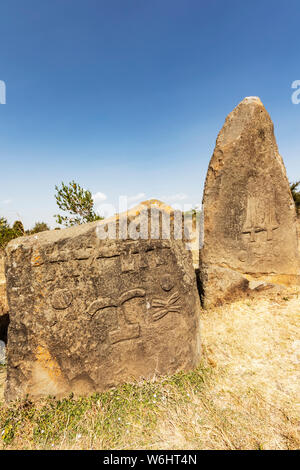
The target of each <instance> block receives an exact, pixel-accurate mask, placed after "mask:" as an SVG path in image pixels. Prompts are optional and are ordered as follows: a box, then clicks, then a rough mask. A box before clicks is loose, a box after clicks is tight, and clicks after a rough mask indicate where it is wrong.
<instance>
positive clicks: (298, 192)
mask: <svg viewBox="0 0 300 470" xmlns="http://www.w3.org/2000/svg"><path fill="white" fill-rule="evenodd" d="M299 185H300V181H296V182H295V183H290V188H291V192H292V196H293V198H294V201H295V204H296V209H297V212H298V214H299V213H300V188H299ZM298 188H299V189H298Z"/></svg>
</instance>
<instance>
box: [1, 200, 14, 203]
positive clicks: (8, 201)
mask: <svg viewBox="0 0 300 470" xmlns="http://www.w3.org/2000/svg"><path fill="white" fill-rule="evenodd" d="M11 202H12V199H4V201H1V204H10V203H11Z"/></svg>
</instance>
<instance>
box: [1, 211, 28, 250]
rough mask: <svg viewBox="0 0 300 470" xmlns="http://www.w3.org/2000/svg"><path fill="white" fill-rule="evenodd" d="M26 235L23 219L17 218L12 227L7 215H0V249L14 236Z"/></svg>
mask: <svg viewBox="0 0 300 470" xmlns="http://www.w3.org/2000/svg"><path fill="white" fill-rule="evenodd" d="M22 235H24V227H23V224H22V222H21V221H19V220H17V221H16V222H15V223H14V224H13V226H12V227H10V225H9V223H8V222H7V220H6V218H5V217H0V251H3V250H4V248H5V247H6V245H7V244H8V243H9V242H10V241H11V240H13V239H14V238H17V237H21V236H22Z"/></svg>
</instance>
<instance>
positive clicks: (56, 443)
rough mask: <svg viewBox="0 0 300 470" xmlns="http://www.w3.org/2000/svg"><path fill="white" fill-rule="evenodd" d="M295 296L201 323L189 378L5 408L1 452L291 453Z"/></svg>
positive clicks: (299, 297)
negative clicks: (196, 362)
mask: <svg viewBox="0 0 300 470" xmlns="http://www.w3.org/2000/svg"><path fill="white" fill-rule="evenodd" d="M299 315H300V289H299V288H294V289H289V290H285V291H282V292H280V293H272V292H270V291H265V292H261V293H260V294H258V295H257V297H256V298H249V299H246V300H243V301H239V302H235V303H233V304H231V305H227V306H223V307H218V308H215V309H212V310H209V311H205V312H203V314H202V321H201V325H202V347H203V361H202V363H201V364H200V366H199V368H198V369H197V370H196V371H193V372H191V373H187V374H177V375H175V376H173V377H171V378H161V379H158V380H153V381H151V382H142V383H139V384H131V385H129V384H128V385H124V386H123V387H120V388H118V389H115V390H112V391H110V392H107V393H104V394H99V395H94V396H92V397H89V398H82V399H74V398H72V397H69V398H68V399H66V400H61V401H59V402H57V401H56V400H55V399H54V398H53V397H52V398H51V397H50V398H48V399H47V400H42V401H39V402H36V403H31V402H30V401H25V402H22V403H19V402H17V403H14V404H11V405H10V406H9V407H7V406H5V405H4V404H3V383H4V378H5V369H4V368H3V367H2V369H1V368H0V402H1V400H2V403H0V448H1V447H2V448H8V449H90V448H92V449H298V448H299V447H300V436H299V421H300V413H299V408H298V407H297V399H298V401H299V392H300V390H299V383H300V380H299V379H300V377H299V372H300V367H299V363H300V332H299Z"/></svg>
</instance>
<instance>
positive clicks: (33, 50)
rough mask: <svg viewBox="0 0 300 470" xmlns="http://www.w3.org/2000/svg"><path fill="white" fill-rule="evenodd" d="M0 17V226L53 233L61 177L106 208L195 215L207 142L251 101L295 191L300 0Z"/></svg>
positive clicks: (79, 4) (17, 7)
mask: <svg viewBox="0 0 300 470" xmlns="http://www.w3.org/2000/svg"><path fill="white" fill-rule="evenodd" d="M0 8H1V11H0V50H1V53H0V80H3V81H5V83H6V89H7V102H6V104H5V105H0V142H1V145H0V160H1V166H0V171H1V185H0V215H4V216H6V217H8V219H9V220H10V221H13V220H15V219H17V218H18V219H19V218H21V219H22V220H23V222H24V224H25V226H26V228H29V227H30V226H32V225H33V224H34V222H35V221H37V220H39V221H41V220H43V221H46V222H47V223H49V224H50V225H51V226H52V227H54V226H55V221H54V218H53V214H55V213H56V212H57V208H56V204H55V199H54V186H55V185H56V184H59V183H60V182H61V181H64V182H69V181H70V180H72V179H75V180H76V181H77V182H79V183H80V184H81V185H82V186H84V187H86V188H89V189H90V190H91V191H92V193H93V194H95V193H98V192H100V193H103V194H105V196H106V198H107V199H106V200H105V203H112V204H116V202H117V199H118V196H119V195H127V196H129V197H131V198H132V201H133V200H135V199H136V200H138V199H139V198H138V195H140V198H141V199H148V198H150V197H156V198H160V199H165V200H166V202H170V203H175V202H181V203H191V204H193V205H195V204H199V203H201V199H202V191H203V183H204V180H205V175H206V171H207V166H208V163H209V159H210V157H211V154H212V152H213V148H214V145H215V140H216V137H217V134H218V132H219V130H220V128H221V127H222V125H223V123H224V119H225V117H226V115H227V114H228V113H229V112H230V111H231V110H232V109H233V108H234V107H235V106H236V105H237V104H238V103H239V102H240V101H241V100H242V99H243V98H244V97H245V96H251V95H255V96H259V97H260V98H261V100H262V101H263V103H264V104H265V106H266V108H267V110H268V111H269V112H270V114H271V117H272V119H273V121H274V124H275V133H276V137H277V141H278V145H279V150H280V153H281V154H282V156H283V158H284V161H285V164H286V167H287V172H288V177H289V178H290V179H291V180H296V179H300V165H299V157H300V142H299V135H300V132H299V131H300V104H299V105H295V104H292V101H291V95H292V92H293V90H292V89H291V84H292V82H293V81H294V80H297V79H300V58H299V50H298V49H299V39H300V28H299V14H300V5H299V1H296V0H286V1H285V2H284V1H282V0H281V1H277V0H260V1H258V0H254V1H253V0H252V1H251V2H250V1H241V0H238V1H237V0H210V1H201V0H197V1H196V0H159V1H158V0H149V1H148V0H147V1H146V0H43V1H41V0H26V1H24V0H2V2H1V6H0ZM103 198H104V196H103ZM100 199H101V197H99V198H98V200H100Z"/></svg>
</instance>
